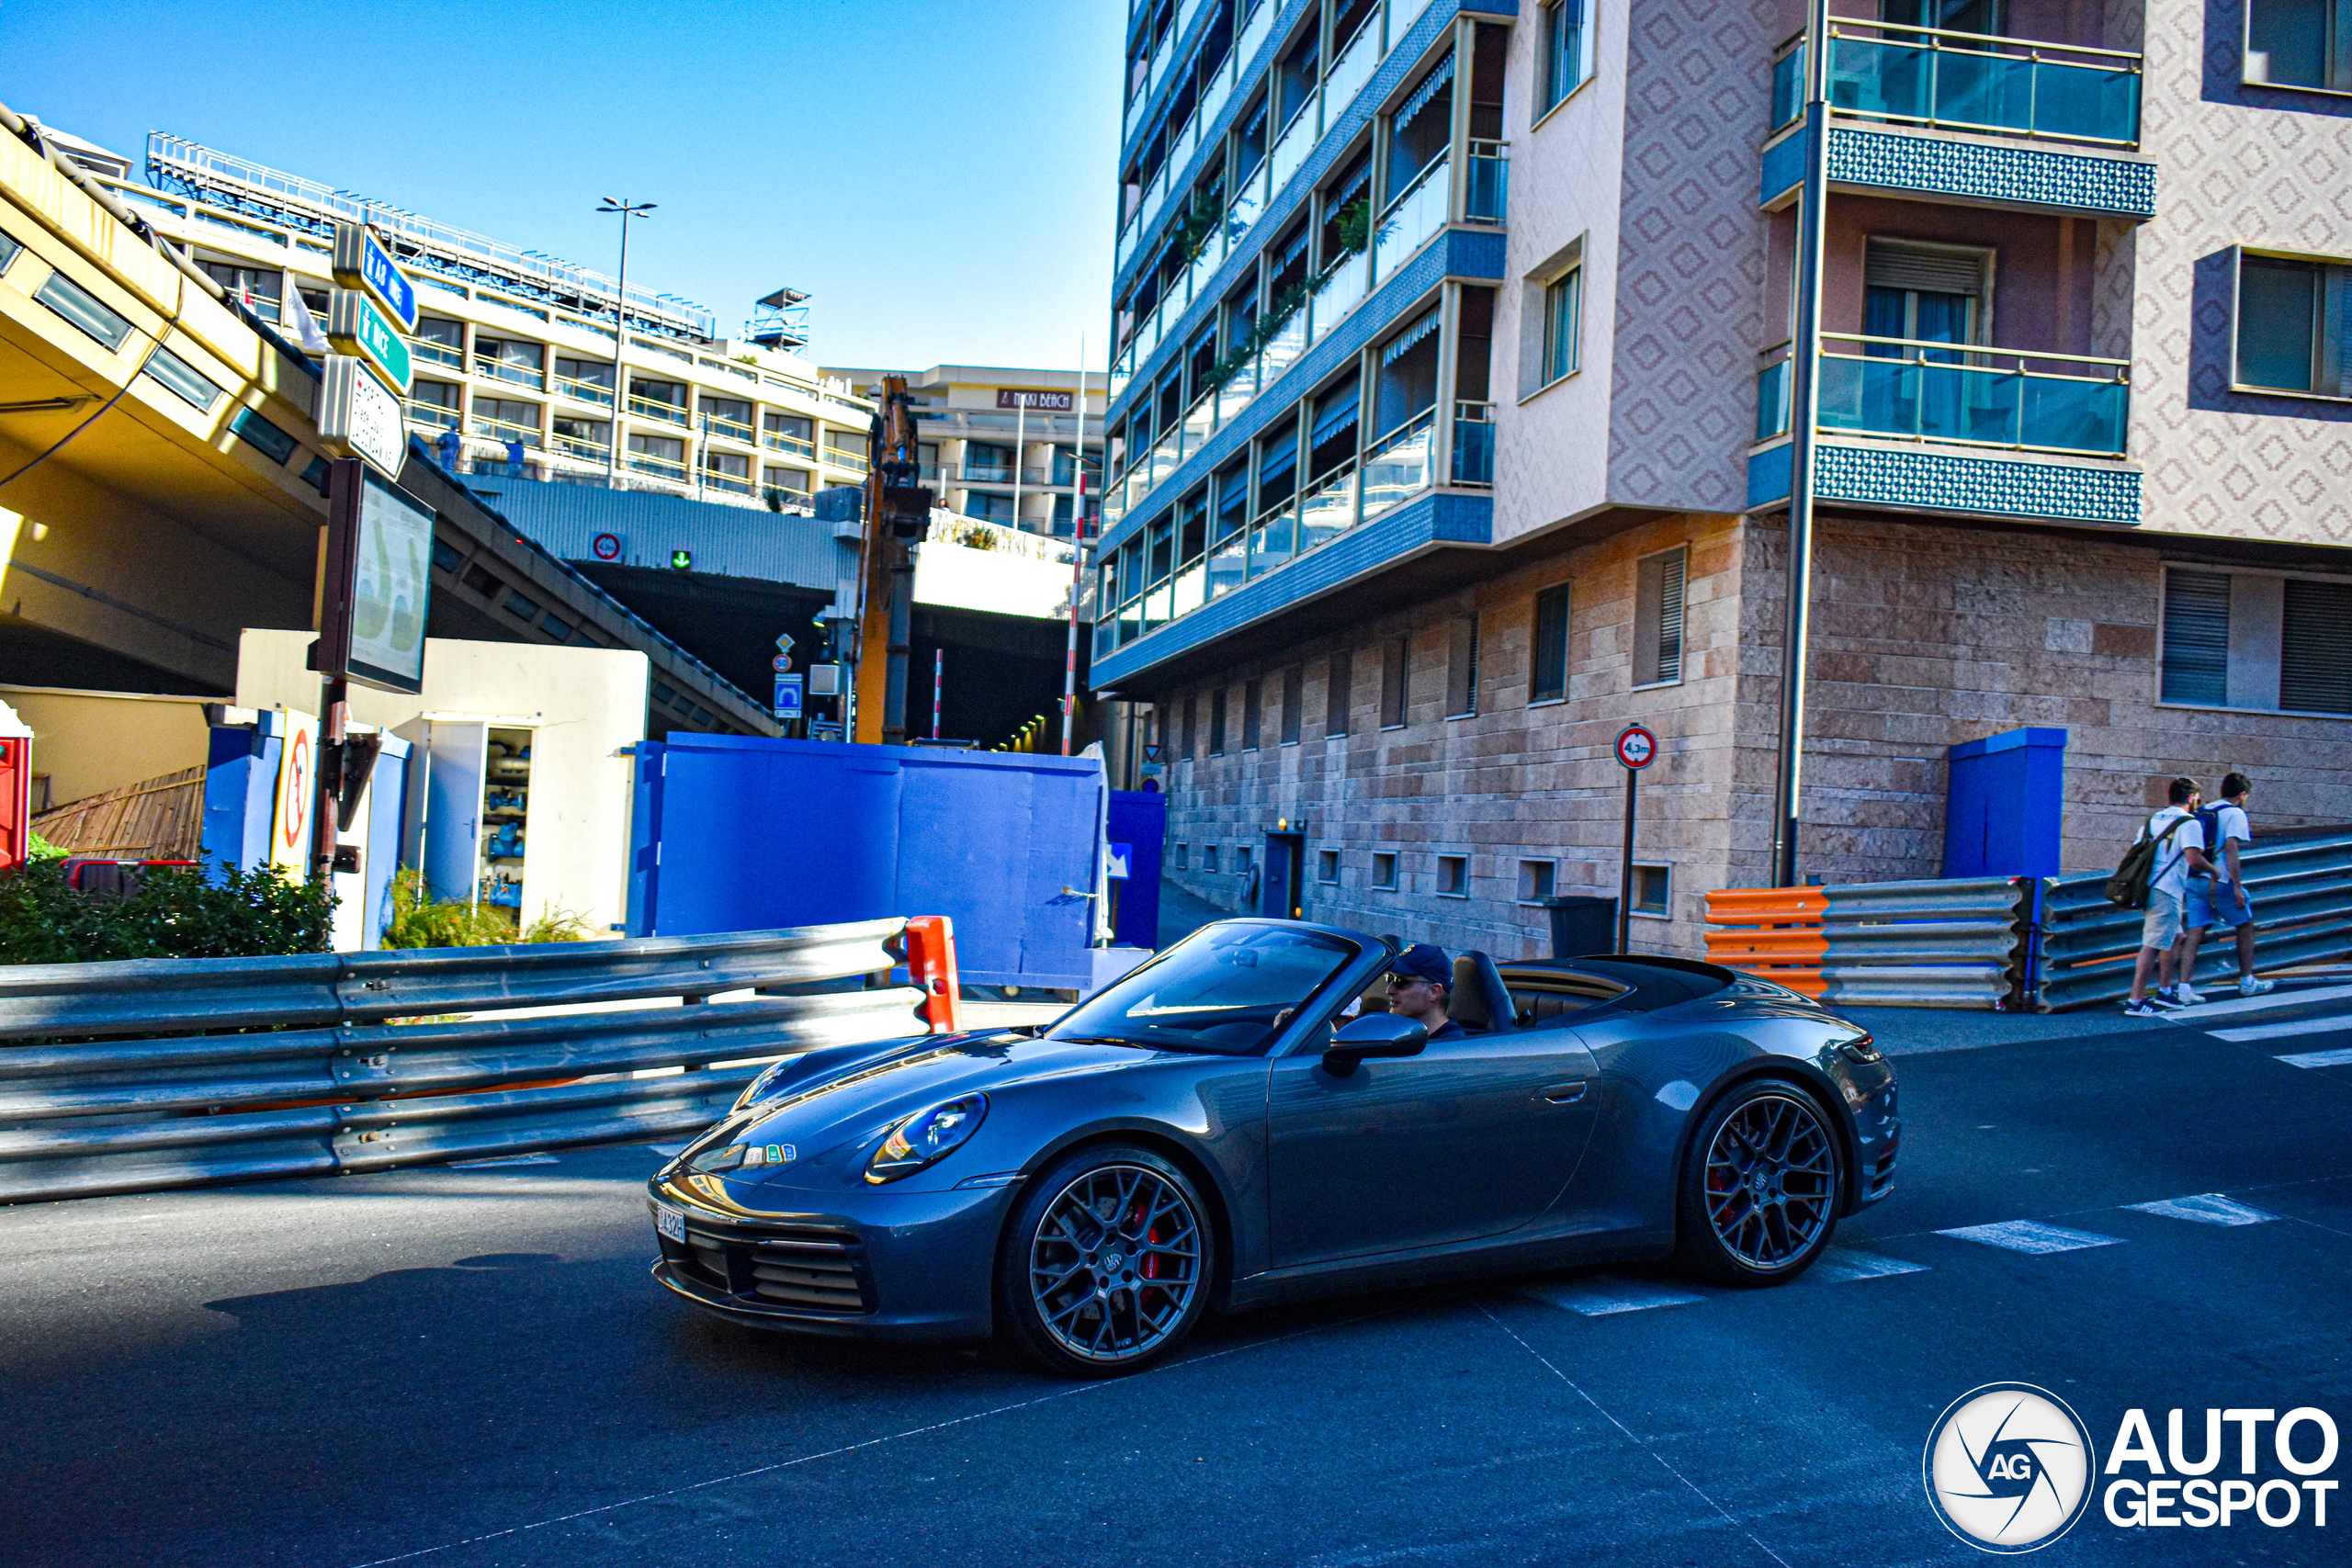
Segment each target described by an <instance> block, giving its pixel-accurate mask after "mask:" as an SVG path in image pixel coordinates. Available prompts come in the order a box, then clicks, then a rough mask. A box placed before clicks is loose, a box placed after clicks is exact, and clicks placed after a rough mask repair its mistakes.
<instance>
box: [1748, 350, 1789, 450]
mask: <svg viewBox="0 0 2352 1568" xmlns="http://www.w3.org/2000/svg"><path fill="white" fill-rule="evenodd" d="M1789 374H1790V365H1789V361H1787V360H1786V359H1781V360H1779V361H1777V362H1775V363H1773V364H1770V365H1767V366H1766V367H1764V368H1763V369H1761V370H1758V372H1757V373H1756V439H1757V440H1758V441H1770V440H1771V439H1772V437H1774V436H1775V435H1781V434H1786V432H1787V431H1788V428H1789Z"/></svg>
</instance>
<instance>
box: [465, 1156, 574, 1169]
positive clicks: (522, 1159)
mask: <svg viewBox="0 0 2352 1568" xmlns="http://www.w3.org/2000/svg"><path fill="white" fill-rule="evenodd" d="M555 1163H556V1159H555V1156H553V1155H492V1156H490V1157H489V1158H488V1159H453V1160H451V1161H450V1162H449V1168H450V1169H451V1170H483V1169H487V1168H489V1167H491V1166H493V1165H553V1164H555Z"/></svg>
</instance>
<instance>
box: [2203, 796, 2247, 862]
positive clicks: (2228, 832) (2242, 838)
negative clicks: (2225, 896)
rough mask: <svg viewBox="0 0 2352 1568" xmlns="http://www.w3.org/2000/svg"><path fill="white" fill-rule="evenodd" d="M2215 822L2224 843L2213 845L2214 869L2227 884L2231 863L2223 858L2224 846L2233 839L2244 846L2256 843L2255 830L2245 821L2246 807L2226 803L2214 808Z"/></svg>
mask: <svg viewBox="0 0 2352 1568" xmlns="http://www.w3.org/2000/svg"><path fill="white" fill-rule="evenodd" d="M2213 822H2214V827H2215V829H2217V831H2218V832H2219V834H2220V836H2221V840H2222V841H2221V843H2218V844H2215V845H2213V846H2212V847H2211V851H2210V854H2211V858H2212V861H2213V867H2214V869H2215V870H2216V871H2218V872H2219V873H2220V874H2221V876H2222V880H2223V881H2224V882H2226V881H2228V880H2229V875H2230V863H2229V862H2228V861H2226V860H2224V859H2222V848H2223V846H2224V845H2226V844H2228V843H2229V841H2230V840H2232V839H2235V840H2237V841H2238V842H2239V843H2242V844H2250V843H2252V842H2254V828H2253V826H2252V825H2251V824H2250V823H2248V822H2247V821H2246V819H2245V807H2243V806H2232V805H2230V804H2229V803H2228V802H2226V801H2224V802H2223V803H2222V804H2221V805H2220V806H2218V807H2214V808H2213ZM2200 826H2201V825H2200Z"/></svg>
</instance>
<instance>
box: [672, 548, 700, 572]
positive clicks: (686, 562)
mask: <svg viewBox="0 0 2352 1568" xmlns="http://www.w3.org/2000/svg"><path fill="white" fill-rule="evenodd" d="M670 565H671V568H672V569H673V570H677V571H692V570H694V565H695V553H694V551H692V550H672V551H671V552H670Z"/></svg>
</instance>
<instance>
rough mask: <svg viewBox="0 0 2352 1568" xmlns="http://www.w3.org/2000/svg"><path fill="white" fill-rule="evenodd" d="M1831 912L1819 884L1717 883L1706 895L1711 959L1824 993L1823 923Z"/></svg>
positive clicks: (1807, 991)
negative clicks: (1722, 884)
mask: <svg viewBox="0 0 2352 1568" xmlns="http://www.w3.org/2000/svg"><path fill="white" fill-rule="evenodd" d="M1828 911H1829V895H1828V893H1827V891H1826V889H1823V888H1819V887H1726V888H1718V889H1717V890H1715V891H1714V892H1712V893H1709V894H1708V895H1707V962H1709V963H1710V964H1722V965H1723V966H1724V967H1725V968H1726V969H1736V970H1738V971H1740V972H1741V973H1742V974H1746V975H1753V976H1756V977H1757V978H1758V979H1760V980H1770V981H1771V982H1772V983H1773V984H1775V985H1779V986H1786V987H1788V988H1789V989H1791V990H1792V991H1796V992H1799V993H1801V994H1803V995H1804V996H1808V997H1819V996H1821V995H1822V994H1823V993H1824V992H1825V991H1826V989H1827V982H1826V979H1825V978H1824V977H1823V976H1822V973H1821V965H1822V961H1823V960H1824V959H1825V958H1826V957H1827V956H1828V954H1829V938H1828V936H1827V935H1826V933H1825V932H1824V931H1822V926H1821V922H1822V919H1823V917H1824V916H1825V915H1826V914H1827V913H1828Z"/></svg>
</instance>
